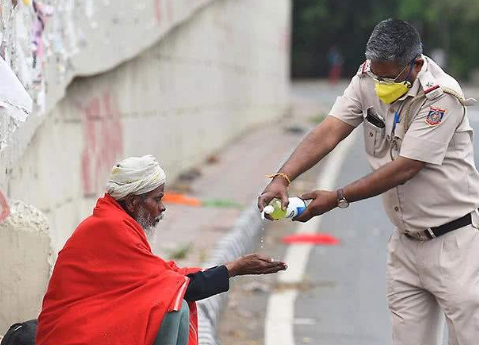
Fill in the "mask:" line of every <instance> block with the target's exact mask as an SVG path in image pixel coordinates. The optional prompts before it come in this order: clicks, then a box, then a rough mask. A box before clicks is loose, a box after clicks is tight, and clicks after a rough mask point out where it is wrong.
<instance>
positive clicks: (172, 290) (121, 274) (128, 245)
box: [36, 194, 199, 345]
mask: <svg viewBox="0 0 479 345" xmlns="http://www.w3.org/2000/svg"><path fill="white" fill-rule="evenodd" d="M197 271H199V269H196V268H191V269H188V268H186V269H180V268H178V267H177V266H176V265H175V264H174V263H173V262H165V261H163V260H162V259H160V258H159V257H158V256H156V255H154V254H153V253H152V252H151V248H150V246H149V244H148V241H147V239H146V236H145V233H144V231H143V229H142V228H141V227H140V226H139V224H138V223H137V222H136V221H135V220H134V219H133V218H131V217H130V216H129V215H128V214H127V213H126V212H125V211H124V210H123V209H122V208H121V206H120V205H119V204H118V203H117V202H116V201H115V200H114V199H113V198H112V197H111V196H110V195H108V194H106V195H105V196H104V197H103V198H100V199H99V200H98V202H97V205H96V207H95V209H94V210H93V215H91V216H90V217H88V218H87V219H86V220H85V221H83V222H82V223H81V224H80V225H79V226H78V228H77V229H76V230H75V232H74V233H73V235H72V236H71V237H70V239H69V240H68V241H67V243H66V244H65V247H64V248H63V249H62V250H61V251H60V253H59V255H58V260H57V262H56V264H55V269H54V271H53V275H52V277H51V279H50V283H49V285H48V290H47V293H46V294H45V297H44V299H43V307H42V312H41V314H40V316H39V319H38V321H39V323H38V330H37V339H36V344H37V345H108V344H112V345H113V344H114V345H120V344H125V345H152V344H153V341H154V340H155V337H156V335H157V333H158V330H159V329H160V325H161V322H162V320H163V317H164V316H165V313H167V312H170V311H173V310H178V309H179V307H180V306H181V302H182V300H183V295H184V294H185V291H186V287H187V286H188V283H189V279H188V277H186V274H189V273H193V272H197ZM189 306H190V335H189V342H188V345H197V344H198V335H197V333H198V332H197V330H198V322H197V312H196V305H195V303H194V302H193V303H190V304H189Z"/></svg>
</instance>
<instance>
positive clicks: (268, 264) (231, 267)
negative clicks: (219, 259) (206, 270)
mask: <svg viewBox="0 0 479 345" xmlns="http://www.w3.org/2000/svg"><path fill="white" fill-rule="evenodd" d="M225 266H226V268H227V270H228V275H229V277H234V276H242V275H247V274H270V273H276V272H279V271H284V270H286V268H287V267H288V266H287V265H286V264H285V263H284V262H281V261H275V260H273V259H271V258H269V257H266V256H263V255H260V254H249V255H245V256H242V257H240V258H239V259H236V260H235V261H232V262H229V263H227V264H225Z"/></svg>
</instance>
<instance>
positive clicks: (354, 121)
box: [329, 75, 363, 127]
mask: <svg viewBox="0 0 479 345" xmlns="http://www.w3.org/2000/svg"><path fill="white" fill-rule="evenodd" d="M360 82H361V81H360V77H359V76H357V75H356V76H354V77H353V79H351V82H350V83H349V86H348V87H347V88H346V90H345V91H344V93H343V95H342V96H340V97H338V98H337V99H336V102H334V105H333V107H332V108H331V111H330V112H329V115H330V116H334V117H336V118H338V119H340V120H341V121H343V122H346V123H347V124H349V125H351V126H353V127H357V126H359V125H360V124H361V123H362V122H363V109H362V104H361V97H360V96H361V94H360Z"/></svg>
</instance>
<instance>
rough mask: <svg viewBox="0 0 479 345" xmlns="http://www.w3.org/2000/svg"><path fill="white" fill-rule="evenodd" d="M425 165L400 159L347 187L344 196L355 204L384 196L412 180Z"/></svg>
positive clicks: (412, 160) (411, 160) (416, 161)
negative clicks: (355, 202) (380, 195)
mask: <svg viewBox="0 0 479 345" xmlns="http://www.w3.org/2000/svg"><path fill="white" fill-rule="evenodd" d="M425 165H426V163H425V162H421V161H418V160H414V159H409V158H405V157H398V158H397V159H396V160H394V161H392V162H390V163H388V164H386V165H383V166H382V167H381V168H379V169H377V170H376V171H374V172H373V173H371V174H369V175H367V176H365V177H363V178H361V179H359V180H357V181H355V182H353V183H351V184H349V185H347V186H346V187H345V188H344V196H345V198H346V199H347V200H348V201H350V202H353V201H358V200H363V199H367V198H371V197H373V196H376V195H379V194H382V193H384V192H386V191H388V190H390V189H391V188H394V187H397V186H399V185H401V184H404V183H406V182H407V181H409V180H410V179H412V178H413V177H414V176H416V174H417V173H418V172H419V171H421V169H422V168H424V166H425Z"/></svg>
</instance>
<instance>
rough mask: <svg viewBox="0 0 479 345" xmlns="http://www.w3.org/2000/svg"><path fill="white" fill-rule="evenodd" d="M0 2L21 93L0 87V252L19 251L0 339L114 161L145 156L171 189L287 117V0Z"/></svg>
mask: <svg viewBox="0 0 479 345" xmlns="http://www.w3.org/2000/svg"><path fill="white" fill-rule="evenodd" d="M0 4H1V6H0V9H1V15H0V18H1V23H0V42H1V46H0V55H1V56H2V59H0V67H1V66H2V65H3V66H4V67H5V66H6V67H8V68H9V70H10V71H11V73H10V72H8V73H10V74H9V75H10V77H11V76H14V75H16V76H17V77H18V80H19V81H20V82H21V84H19V85H20V86H21V85H23V88H24V89H22V87H18V88H17V90H16V91H15V92H13V94H14V95H16V97H18V98H8V97H5V95H8V94H9V93H8V92H7V90H10V91H11V89H9V88H8V87H7V88H2V87H3V82H2V83H0V115H1V116H0V225H1V226H0V253H7V251H6V250H5V248H6V247H7V246H8V247H9V248H10V249H13V248H19V249H22V250H10V251H8V255H7V254H5V255H3V256H1V257H0V259H1V260H0V333H1V332H2V331H4V330H5V329H6V327H7V325H8V324H11V323H13V322H16V321H18V320H20V319H28V318H34V317H36V315H35V314H36V312H37V311H38V309H39V307H40V302H41V300H40V298H39V296H41V295H42V293H43V291H44V289H45V287H46V282H47V281H48V274H46V273H45V272H48V271H49V270H50V269H51V265H52V263H53V262H54V260H55V258H56V256H57V253H58V251H59V250H60V249H61V247H62V246H63V244H64V243H65V241H66V239H67V238H68V236H69V235H70V234H71V232H72V231H73V230H74V228H75V227H76V225H77V224H78V223H79V222H80V221H81V220H82V219H83V218H84V217H86V216H87V215H88V214H89V213H90V212H91V209H92V207H93V205H94V202H95V200H96V198H97V197H98V196H99V195H101V194H102V193H103V191H104V185H105V182H106V178H107V176H108V173H109V171H110V169H111V167H112V166H113V164H114V163H115V162H116V161H117V160H118V159H120V158H122V157H125V156H129V155H143V154H146V153H151V154H153V155H155V156H156V157H158V159H159V161H160V162H161V164H162V166H163V167H164V168H165V170H166V171H167V173H168V175H169V179H170V181H171V180H172V179H173V178H174V177H175V176H176V175H177V174H178V173H179V171H181V170H183V169H185V168H188V167H190V166H192V165H195V164H197V163H199V162H201V161H202V160H204V159H205V158H206V157H207V155H209V154H211V153H212V152H214V151H215V150H218V149H220V148H221V147H222V146H224V145H225V144H226V143H228V141H230V140H232V139H234V138H235V137H237V136H238V135H240V134H241V133H242V132H243V131H245V130H247V129H249V128H251V127H252V126H255V125H260V124H264V123H267V122H268V121H271V120H273V119H275V118H277V117H279V116H281V115H282V114H284V113H285V112H286V111H287V108H288V103H289V101H288V98H289V97H288V95H289V32H290V1H289V0H275V1H269V0H136V1H127V0H116V1H112V0H97V1H93V0H81V1H80V0H56V1H53V0H51V1H48V0H43V1H36V0H0ZM0 73H1V69H0ZM8 73H7V74H8ZM1 77H2V81H3V80H4V79H3V74H2V76H1ZM19 85H18V84H17V86H19ZM9 99H10V101H9ZM12 100H13V101H12ZM12 104H13V105H12ZM225 178H226V177H225ZM27 211H28V212H27ZM13 215H15V217H17V218H18V217H19V219H21V221H15V219H17V218H15V219H14V220H13V221H11V220H9V219H10V218H11V217H13ZM2 232H3V233H2ZM2 236H3V237H2ZM26 250H27V251H28V255H27V254H26V253H25V251H26ZM26 258H27V259H26ZM18 272H22V274H18ZM15 274H17V275H15ZM12 276H16V277H17V276H18V279H15V280H12V279H11V278H10V277H12ZM30 279H33V280H34V281H35V283H34V284H30V283H29V282H30ZM7 300H8V301H9V302H8V304H5V303H7V302H5V301H7ZM32 301H34V302H32Z"/></svg>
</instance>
